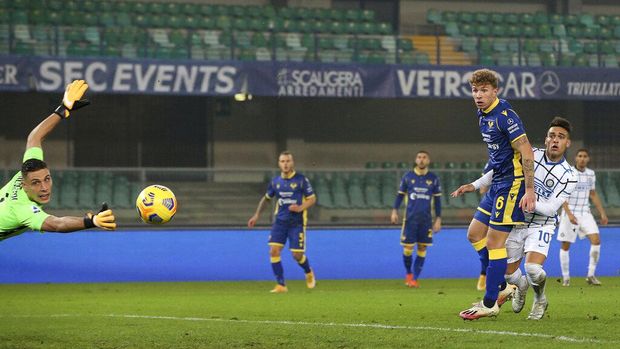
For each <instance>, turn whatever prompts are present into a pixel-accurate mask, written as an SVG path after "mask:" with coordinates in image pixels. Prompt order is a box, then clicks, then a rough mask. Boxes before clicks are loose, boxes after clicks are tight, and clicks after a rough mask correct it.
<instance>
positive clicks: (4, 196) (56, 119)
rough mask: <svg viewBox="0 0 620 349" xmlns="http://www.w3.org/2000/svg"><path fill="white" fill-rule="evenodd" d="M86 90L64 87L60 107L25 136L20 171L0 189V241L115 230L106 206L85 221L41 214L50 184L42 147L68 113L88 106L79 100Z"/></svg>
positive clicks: (75, 85) (77, 83) (79, 82)
mask: <svg viewBox="0 0 620 349" xmlns="http://www.w3.org/2000/svg"><path fill="white" fill-rule="evenodd" d="M87 89H88V85H87V84H86V83H85V82H84V81H83V80H75V81H73V82H72V83H70V84H69V85H67V89H66V91H65V94H64V96H63V100H62V103H61V104H60V106H59V107H58V108H56V110H55V111H54V112H53V113H52V114H51V115H50V116H48V117H47V118H45V120H43V121H42V122H41V123H39V124H38V125H37V126H36V127H35V128H34V129H33V130H32V131H31V132H30V134H29V135H28V140H27V142H26V152H25V153H24V157H23V164H22V169H21V171H20V172H18V173H16V174H15V175H14V176H13V178H11V180H10V181H9V183H7V184H6V185H5V186H4V187H2V189H0V240H4V239H8V238H10V237H13V236H16V235H19V234H21V233H23V232H24V231H26V230H37V231H47V232H57V233H69V232H73V231H76V230H82V229H88V228H93V227H99V228H103V229H106V230H114V229H116V223H115V218H114V214H113V213H112V210H109V209H108V208H107V205H105V204H104V207H103V208H102V210H101V212H99V213H97V214H93V213H87V214H86V215H85V216H84V217H71V216H65V217H56V216H53V215H50V214H48V213H46V212H45V211H44V210H43V205H45V204H47V203H48V202H49V201H50V198H51V195H52V184H53V182H52V176H51V174H50V170H49V168H48V167H47V164H46V163H45V162H44V161H43V149H42V148H41V143H42V142H43V139H45V137H46V136H47V135H48V134H49V133H50V132H51V131H52V130H53V129H54V128H55V127H56V125H58V124H59V123H60V122H61V121H62V120H64V119H66V118H68V117H69V113H70V112H72V111H73V110H76V109H79V108H81V107H83V106H86V105H88V101H87V100H83V99H82V96H83V95H84V93H85V92H86V90H87Z"/></svg>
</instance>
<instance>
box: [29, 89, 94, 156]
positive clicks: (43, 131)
mask: <svg viewBox="0 0 620 349" xmlns="http://www.w3.org/2000/svg"><path fill="white" fill-rule="evenodd" d="M86 90H88V84H87V83H86V82H84V80H75V81H73V82H72V83H70V84H69V85H67V88H66V90H65V94H64V95H63V98H62V101H61V103H60V105H59V106H58V108H56V110H54V112H53V113H52V114H50V115H49V116H48V117H47V118H45V120H43V121H41V123H39V124H38V125H37V126H36V127H35V128H34V129H32V131H30V134H29V135H28V140H27V141H26V149H29V148H32V147H39V148H40V147H41V143H42V142H43V140H44V139H45V137H46V136H47V135H48V134H49V133H50V132H51V131H52V130H53V129H54V128H55V127H56V125H58V124H59V123H60V121H61V120H62V119H66V118H68V117H69V111H71V110H76V109H79V108H82V107H85V106H87V105H88V104H90V102H89V101H88V100H86V99H82V97H83V96H84V94H85V93H86Z"/></svg>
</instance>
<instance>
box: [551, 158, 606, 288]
mask: <svg viewBox="0 0 620 349" xmlns="http://www.w3.org/2000/svg"><path fill="white" fill-rule="evenodd" d="M588 162H590V155H589V154H588V150H587V149H579V150H578V151H577V155H576V156H575V167H574V168H573V169H574V171H575V173H576V174H577V179H578V182H579V183H577V188H576V189H575V191H573V193H572V195H571V196H570V198H569V199H568V201H567V202H565V203H564V205H563V208H564V210H563V213H562V218H561V219H560V228H559V234H558V241H560V242H562V247H561V248H560V266H561V268H562V286H569V285H570V272H569V265H570V259H569V252H568V250H569V249H570V245H571V244H572V243H574V242H575V239H576V238H577V235H579V238H580V239H583V237H584V235H585V236H587V237H588V239H589V240H590V260H589V264H588V274H587V277H586V282H587V283H588V284H590V285H592V286H601V282H600V281H599V280H598V279H597V278H596V276H594V273H595V271H596V265H597V264H598V260H599V258H600V256H601V237H600V234H599V231H598V226H597V225H596V221H595V220H594V216H592V212H590V200H592V203H593V204H594V207H596V210H597V211H598V213H599V215H600V216H601V224H602V225H606V224H607V223H608V219H607V214H606V213H605V209H604V208H603V204H602V203H601V199H600V198H599V197H598V194H596V174H595V173H594V171H592V170H591V169H589V168H588V167H587V166H588Z"/></svg>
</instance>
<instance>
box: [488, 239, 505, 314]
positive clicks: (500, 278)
mask: <svg viewBox="0 0 620 349" xmlns="http://www.w3.org/2000/svg"><path fill="white" fill-rule="evenodd" d="M507 256H508V253H507V251H506V248H505V247H504V248H498V249H493V250H490V251H489V267H488V268H487V285H486V286H487V287H486V293H485V295H484V306H485V307H487V308H491V307H493V306H494V305H495V302H496V301H497V296H498V294H499V291H500V285H501V284H502V283H505V281H504V274H505V273H506V266H507V265H508V258H507Z"/></svg>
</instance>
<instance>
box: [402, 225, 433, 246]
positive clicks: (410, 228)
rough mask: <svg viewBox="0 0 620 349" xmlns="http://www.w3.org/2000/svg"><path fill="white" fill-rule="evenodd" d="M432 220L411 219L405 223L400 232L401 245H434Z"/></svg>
mask: <svg viewBox="0 0 620 349" xmlns="http://www.w3.org/2000/svg"><path fill="white" fill-rule="evenodd" d="M431 227H432V222H431V221H430V220H427V219H424V220H416V219H410V220H406V221H404V222H403V228H402V230H401V232H400V244H401V245H403V246H410V245H414V244H416V243H418V244H421V245H427V246H431V245H433V229H432V228H431Z"/></svg>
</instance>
